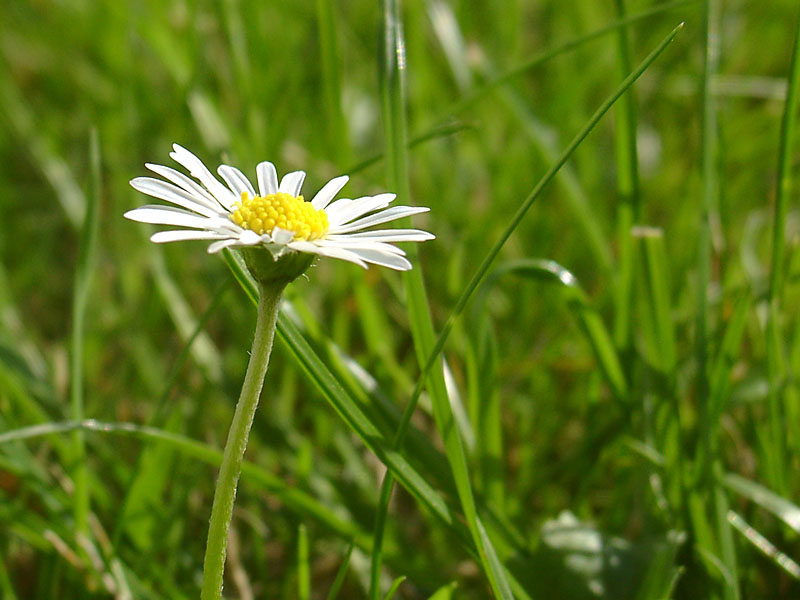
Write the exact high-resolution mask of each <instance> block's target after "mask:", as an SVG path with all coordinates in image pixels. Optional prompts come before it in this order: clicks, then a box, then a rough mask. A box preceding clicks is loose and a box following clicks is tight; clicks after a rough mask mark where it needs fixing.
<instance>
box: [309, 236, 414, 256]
mask: <svg viewBox="0 0 800 600" xmlns="http://www.w3.org/2000/svg"><path fill="white" fill-rule="evenodd" d="M342 238H344V239H342ZM346 238H347V236H341V238H340V239H337V240H331V239H324V240H317V241H315V242H314V243H315V244H317V245H318V246H322V247H323V248H344V249H345V250H353V249H355V248H363V249H364V250H376V251H378V252H388V253H389V254H397V255H398V256H405V255H406V253H405V251H404V250H402V249H401V248H398V247H397V246H392V245H391V244H385V243H383V242H377V241H371V240H370V241H362V240H350V239H346Z"/></svg>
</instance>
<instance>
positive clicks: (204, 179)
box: [170, 144, 237, 209]
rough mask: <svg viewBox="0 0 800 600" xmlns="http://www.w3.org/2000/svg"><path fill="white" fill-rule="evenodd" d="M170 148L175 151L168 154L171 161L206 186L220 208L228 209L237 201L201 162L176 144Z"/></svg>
mask: <svg viewBox="0 0 800 600" xmlns="http://www.w3.org/2000/svg"><path fill="white" fill-rule="evenodd" d="M172 147H173V148H174V149H175V151H174V152H170V156H171V157H172V158H173V160H175V161H176V162H178V163H180V164H182V165H183V166H184V167H186V169H187V170H188V171H189V173H190V174H191V175H192V177H194V178H195V179H197V180H198V181H199V182H200V183H202V184H203V185H204V186H206V189H207V190H208V191H209V192H211V195H212V196H214V198H216V199H217V201H218V202H219V203H220V204H222V206H224V207H225V208H228V209H230V207H231V206H233V203H234V201H236V200H237V198H236V197H235V196H234V195H233V193H232V192H231V191H230V190H229V189H228V188H226V187H225V186H224V185H222V184H221V183H220V182H219V180H218V179H217V178H216V177H214V176H213V175H212V174H211V171H209V170H208V169H207V168H206V166H205V165H204V164H203V161H201V160H200V159H199V158H197V157H196V156H195V155H194V154H192V153H191V152H189V151H188V150H187V149H186V148H184V147H183V146H179V145H178V144H173V145H172Z"/></svg>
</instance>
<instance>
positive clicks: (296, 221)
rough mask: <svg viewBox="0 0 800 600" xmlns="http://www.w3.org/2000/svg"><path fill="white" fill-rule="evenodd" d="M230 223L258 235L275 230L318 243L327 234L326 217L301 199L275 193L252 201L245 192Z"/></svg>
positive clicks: (232, 214) (257, 197) (322, 211)
mask: <svg viewBox="0 0 800 600" xmlns="http://www.w3.org/2000/svg"><path fill="white" fill-rule="evenodd" d="M230 219H231V221H233V222H234V223H236V224H237V225H239V226H240V227H244V228H245V229H250V230H252V231H255V232H256V233H258V234H259V235H262V234H264V233H270V234H271V233H272V230H273V229H274V228H275V227H280V228H281V229H286V230H287V231H292V232H294V239H295V240H318V239H319V238H321V237H324V236H325V234H326V233H328V215H327V214H326V213H325V211H324V210H317V209H316V208H314V207H313V206H312V205H311V203H310V202H305V201H303V197H302V196H297V197H294V196H292V195H290V194H285V193H283V192H278V193H277V194H268V195H266V196H263V197H262V196H256V197H255V198H251V197H250V195H249V194H247V193H246V192H245V193H243V194H242V199H241V200H240V201H238V202H236V204H235V205H234V211H233V212H232V213H231V215H230Z"/></svg>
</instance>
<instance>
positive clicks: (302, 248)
mask: <svg viewBox="0 0 800 600" xmlns="http://www.w3.org/2000/svg"><path fill="white" fill-rule="evenodd" d="M289 248H291V249H292V250H297V251H299V252H307V253H310V254H319V255H320V256H329V257H331V258H340V259H342V260H346V261H349V262H351V263H355V264H357V265H358V266H360V267H364V268H365V269H366V268H367V265H366V263H364V261H363V260H361V258H360V257H359V256H358V255H357V254H355V253H354V252H350V250H344V249H343V248H323V247H321V246H318V245H316V244H314V243H313V242H303V241H299V242H291V243H290V244H289Z"/></svg>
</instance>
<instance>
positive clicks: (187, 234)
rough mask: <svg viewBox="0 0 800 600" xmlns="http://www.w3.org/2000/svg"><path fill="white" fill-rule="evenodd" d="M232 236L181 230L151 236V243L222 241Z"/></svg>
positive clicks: (213, 232)
mask: <svg viewBox="0 0 800 600" xmlns="http://www.w3.org/2000/svg"><path fill="white" fill-rule="evenodd" d="M229 237H230V236H229V235H226V234H224V233H217V232H216V231H195V230H193V229H180V230H177V231H159V232H158V233H154V234H153V235H151V236H150V241H151V242H155V243H156V244H164V243H166V242H183V241H186V240H222V239H228V238H229Z"/></svg>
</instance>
